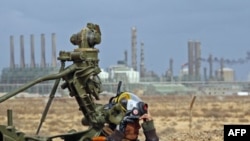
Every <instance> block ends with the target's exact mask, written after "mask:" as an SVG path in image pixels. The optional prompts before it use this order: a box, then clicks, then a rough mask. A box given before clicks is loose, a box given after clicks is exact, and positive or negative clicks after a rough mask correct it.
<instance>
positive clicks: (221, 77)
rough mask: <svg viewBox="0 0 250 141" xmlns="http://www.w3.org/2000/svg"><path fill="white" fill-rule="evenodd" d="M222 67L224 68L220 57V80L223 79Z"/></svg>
mask: <svg viewBox="0 0 250 141" xmlns="http://www.w3.org/2000/svg"><path fill="white" fill-rule="evenodd" d="M223 68H224V59H223V58H221V60H220V79H221V81H224V71H223Z"/></svg>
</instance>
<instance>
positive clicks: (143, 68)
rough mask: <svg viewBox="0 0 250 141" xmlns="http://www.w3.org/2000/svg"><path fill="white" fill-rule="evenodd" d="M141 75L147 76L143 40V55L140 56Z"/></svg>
mask: <svg viewBox="0 0 250 141" xmlns="http://www.w3.org/2000/svg"><path fill="white" fill-rule="evenodd" d="M140 58H141V59H140V76H141V77H144V76H145V63H144V43H143V42H141V57H140Z"/></svg>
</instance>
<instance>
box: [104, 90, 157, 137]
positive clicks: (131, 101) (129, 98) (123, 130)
mask: <svg viewBox="0 0 250 141" xmlns="http://www.w3.org/2000/svg"><path fill="white" fill-rule="evenodd" d="M114 103H121V104H122V105H123V107H124V110H125V112H126V116H125V117H124V118H123V120H122V121H121V123H120V125H118V126H116V128H115V129H114V131H113V133H112V134H111V135H109V136H108V137H107V140H108V141H138V135H139V129H140V128H141V127H142V129H143V133H144V135H145V138H146V141H159V137H158V136H157V134H156V130H155V127H154V122H153V118H152V116H151V114H150V112H149V110H148V106H147V104H145V103H144V102H142V101H141V100H140V98H138V97H137V96H136V95H134V94H132V93H128V92H124V93H122V94H121V95H120V96H119V97H118V98H116V99H115V100H114ZM138 115H139V116H138ZM140 121H143V123H142V124H141V125H140Z"/></svg>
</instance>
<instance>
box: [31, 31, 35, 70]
mask: <svg viewBox="0 0 250 141" xmlns="http://www.w3.org/2000/svg"><path fill="white" fill-rule="evenodd" d="M30 52H31V60H30V61H31V62H30V67H31V68H35V66H36V63H35V42H34V35H33V34H31V35H30Z"/></svg>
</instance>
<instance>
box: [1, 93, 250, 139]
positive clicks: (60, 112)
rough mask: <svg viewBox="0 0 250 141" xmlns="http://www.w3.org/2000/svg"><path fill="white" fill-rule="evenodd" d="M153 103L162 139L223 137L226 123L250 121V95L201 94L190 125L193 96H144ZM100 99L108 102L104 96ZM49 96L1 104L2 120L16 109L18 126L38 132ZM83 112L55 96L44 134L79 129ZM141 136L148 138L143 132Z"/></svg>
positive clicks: (195, 103)
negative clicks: (8, 111)
mask: <svg viewBox="0 0 250 141" xmlns="http://www.w3.org/2000/svg"><path fill="white" fill-rule="evenodd" d="M141 98H142V99H143V100H144V101H145V102H147V103H148V104H149V108H150V112H151V114H152V115H153V117H154V122H155V127H156V130H157V134H158V135H159V137H160V140H161V141H165V140H168V141H182V140H185V141H201V140H202V141H222V140H223V125H224V124H249V119H250V110H249V107H250V96H244V97H241V96H225V97H222V96H197V97H196V100H195V102H194V105H193V107H192V121H191V122H192V123H191V124H192V126H191V129H190V113H189V108H190V107H189V106H190V102H191V100H192V96H174V95H171V96H141ZM101 99H102V100H100V101H98V103H102V104H104V103H106V102H108V99H109V97H101ZM45 105H46V98H17V99H11V100H8V101H5V102H3V103H1V104H0V107H1V108H0V124H4V125H6V123H7V118H6V111H7V109H12V110H13V120H14V121H13V123H14V125H15V127H16V128H17V129H18V130H21V131H24V132H25V133H27V134H35V132H36V130H37V127H38V124H39V121H40V118H41V115H42V112H43V109H44V107H45ZM81 118H82V113H81V112H80V111H79V110H78V105H77V103H76V102H75V100H74V98H55V100H54V102H53V103H52V107H51V108H50V111H49V113H48V116H47V119H46V120H45V122H44V124H43V127H42V128H41V131H40V134H41V135H55V134H60V133H65V132H68V131H70V130H71V129H75V130H77V131H80V130H84V129H86V128H87V127H84V126H82V125H81ZM140 139H141V140H144V137H143V133H142V131H141V133H140Z"/></svg>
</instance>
